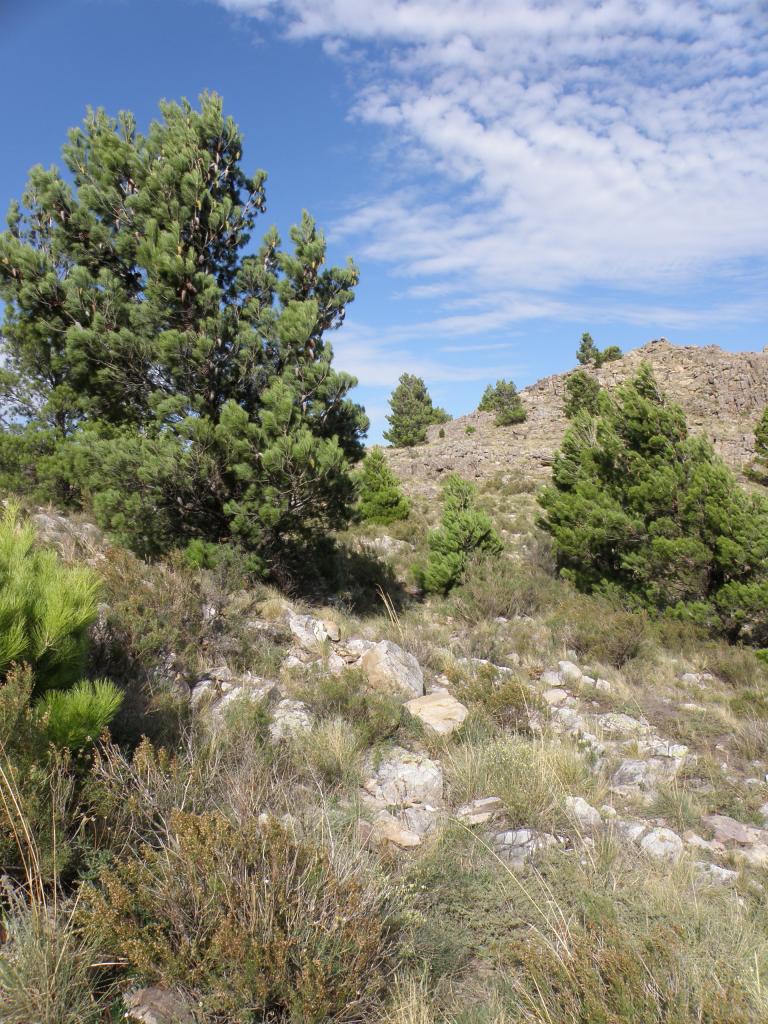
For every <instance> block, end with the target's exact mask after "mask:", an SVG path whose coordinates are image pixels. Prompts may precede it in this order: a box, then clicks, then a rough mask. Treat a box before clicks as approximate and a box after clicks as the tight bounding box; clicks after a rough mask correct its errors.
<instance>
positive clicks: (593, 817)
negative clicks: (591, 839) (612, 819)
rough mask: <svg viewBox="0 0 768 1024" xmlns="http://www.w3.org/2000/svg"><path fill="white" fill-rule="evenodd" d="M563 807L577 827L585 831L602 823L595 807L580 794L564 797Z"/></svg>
mask: <svg viewBox="0 0 768 1024" xmlns="http://www.w3.org/2000/svg"><path fill="white" fill-rule="evenodd" d="M565 807H566V810H567V811H568V813H569V814H570V815H571V817H572V818H573V819H574V820H575V821H576V823H577V824H578V825H579V827H580V828H583V829H584V830H585V831H590V830H591V829H594V828H599V827H600V825H602V823H603V819H602V817H601V816H600V812H599V811H598V810H597V808H595V807H593V806H592V805H591V804H588V803H587V801H586V800H585V799H584V798H583V797H581V796H567V797H566V798H565Z"/></svg>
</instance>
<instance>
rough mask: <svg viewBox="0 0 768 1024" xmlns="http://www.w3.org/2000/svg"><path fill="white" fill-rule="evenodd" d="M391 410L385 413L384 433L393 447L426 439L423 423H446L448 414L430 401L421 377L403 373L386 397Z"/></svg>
mask: <svg viewBox="0 0 768 1024" xmlns="http://www.w3.org/2000/svg"><path fill="white" fill-rule="evenodd" d="M389 404H390V408H391V409H392V413H391V415H390V416H387V422H388V423H389V430H385V431H384V437H385V438H386V440H387V441H389V443H390V444H391V445H394V447H395V448H412V447H413V446H414V445H417V444H422V443H423V442H424V441H425V440H426V439H427V427H429V426H431V425H432V424H433V423H446V422H447V421H448V420H449V419H450V418H451V417H450V416H449V415H448V413H447V412H446V411H445V409H440V408H436V407H435V406H434V405H432V399H431V398H430V396H429V392H428V391H427V386H426V384H425V383H424V381H423V380H422V379H421V377H416V376H414V374H412V373H404V374H403V375H402V376H401V377H400V380H399V382H398V385H397V387H396V388H395V390H394V391H393V392H392V394H391V396H390V399H389Z"/></svg>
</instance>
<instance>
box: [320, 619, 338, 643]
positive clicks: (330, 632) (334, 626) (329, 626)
mask: <svg viewBox="0 0 768 1024" xmlns="http://www.w3.org/2000/svg"><path fill="white" fill-rule="evenodd" d="M323 627H324V628H325V635H326V636H327V637H328V639H329V640H330V641H331V643H332V644H337V643H338V642H339V640H341V629H340V628H339V624H338V622H333V620H332V619H323Z"/></svg>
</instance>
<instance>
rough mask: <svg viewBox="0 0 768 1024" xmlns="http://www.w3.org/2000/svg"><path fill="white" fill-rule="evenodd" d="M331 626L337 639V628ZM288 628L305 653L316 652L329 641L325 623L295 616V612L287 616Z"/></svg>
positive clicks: (307, 616) (309, 617) (308, 617)
mask: <svg viewBox="0 0 768 1024" xmlns="http://www.w3.org/2000/svg"><path fill="white" fill-rule="evenodd" d="M332 625H333V628H334V632H335V633H336V636H337V638H338V636H340V634H339V631H338V629H339V627H338V626H336V625H335V624H332ZM288 628H289V629H290V631H291V633H293V635H294V636H295V637H296V639H297V640H298V642H299V644H300V645H301V646H302V647H303V648H304V650H305V651H318V650H319V649H320V647H321V645H322V644H323V643H324V642H325V641H326V640H330V639H331V636H330V634H329V632H328V629H327V625H326V623H325V622H323V621H322V620H321V619H314V618H312V616H311V615H297V614H296V612H291V613H290V615H289V616H288Z"/></svg>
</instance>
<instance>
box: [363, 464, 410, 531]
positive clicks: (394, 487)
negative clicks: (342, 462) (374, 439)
mask: <svg viewBox="0 0 768 1024" xmlns="http://www.w3.org/2000/svg"><path fill="white" fill-rule="evenodd" d="M357 485H358V491H359V494H360V502H359V505H358V510H359V512H360V515H361V516H362V518H363V519H364V520H365V522H367V523H379V524H381V525H386V524H387V523H394V522H397V521H398V520H400V519H407V518H408V513H409V512H410V509H411V503H410V501H408V499H407V498H406V496H405V495H404V494H403V492H402V489H401V487H400V482H399V480H398V479H397V477H396V476H395V474H394V473H393V472H392V470H391V469H390V468H389V464H388V463H387V459H386V457H385V455H384V453H383V452H382V451H381V450H380V449H378V448H374V449H373V450H372V451H371V452H369V453H368V455H366V457H365V461H364V462H363V467H362V470H361V471H360V475H359V476H358V481H357Z"/></svg>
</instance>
